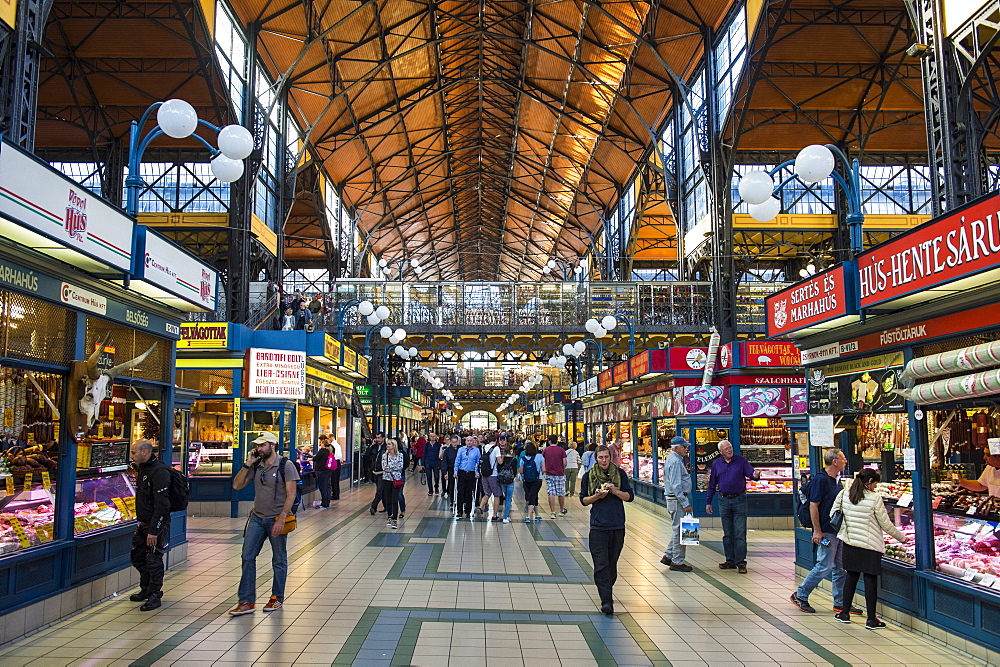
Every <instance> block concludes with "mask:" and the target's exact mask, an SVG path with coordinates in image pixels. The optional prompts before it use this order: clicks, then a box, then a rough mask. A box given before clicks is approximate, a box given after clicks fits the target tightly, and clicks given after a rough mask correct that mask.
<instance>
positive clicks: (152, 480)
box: [135, 454, 170, 535]
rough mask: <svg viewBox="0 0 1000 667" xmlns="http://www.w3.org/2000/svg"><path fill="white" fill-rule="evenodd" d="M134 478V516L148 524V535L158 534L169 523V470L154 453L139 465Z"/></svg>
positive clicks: (140, 521)
mask: <svg viewBox="0 0 1000 667" xmlns="http://www.w3.org/2000/svg"><path fill="white" fill-rule="evenodd" d="M135 480H136V484H135V516H136V518H137V519H138V520H139V523H144V524H149V534H150V535H159V534H160V530H161V529H162V528H163V527H164V525H168V524H169V523H170V470H168V469H167V466H166V465H165V464H164V463H163V462H162V461H160V460H159V459H158V458H156V455H155V454H154V455H153V457H152V458H151V459H149V460H148V461H146V462H145V463H143V464H142V465H140V466H139V469H138V471H137V472H136V475H135Z"/></svg>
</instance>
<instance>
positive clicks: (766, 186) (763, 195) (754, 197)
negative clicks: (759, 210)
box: [739, 169, 774, 204]
mask: <svg viewBox="0 0 1000 667" xmlns="http://www.w3.org/2000/svg"><path fill="white" fill-rule="evenodd" d="M739 191H740V197H741V198H742V199H743V201H745V202H746V203H748V204H763V203H764V202H765V201H767V198H768V197H770V196H771V193H772V192H774V179H773V178H771V175H770V174H768V173H767V172H766V171H760V170H758V169H755V170H753V171H748V172H747V173H746V174H744V175H743V178H741V179H740V185H739Z"/></svg>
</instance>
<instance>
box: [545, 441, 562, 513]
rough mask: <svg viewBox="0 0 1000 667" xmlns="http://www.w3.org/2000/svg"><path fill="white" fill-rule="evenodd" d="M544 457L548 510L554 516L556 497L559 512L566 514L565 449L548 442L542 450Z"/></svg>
mask: <svg viewBox="0 0 1000 667" xmlns="http://www.w3.org/2000/svg"><path fill="white" fill-rule="evenodd" d="M542 458H544V459H545V490H546V491H547V492H548V494H549V511H550V512H552V518H553V519H554V518H556V500H555V499H556V498H558V499H559V514H566V512H567V511H568V510H567V509H566V449H565V448H563V447H560V446H559V445H557V444H555V443H550V444H549V445H548V446H547V447H546V448H545V449H543V450H542Z"/></svg>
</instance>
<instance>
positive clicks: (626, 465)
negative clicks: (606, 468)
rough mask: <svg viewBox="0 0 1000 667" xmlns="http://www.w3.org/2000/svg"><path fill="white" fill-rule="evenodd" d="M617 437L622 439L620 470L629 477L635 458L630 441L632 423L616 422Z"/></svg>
mask: <svg viewBox="0 0 1000 667" xmlns="http://www.w3.org/2000/svg"><path fill="white" fill-rule="evenodd" d="M618 438H619V439H620V440H621V441H622V465H621V468H622V470H624V471H625V473H626V474H627V475H628V476H629V477H633V476H634V475H633V473H632V467H633V464H634V459H635V449H634V447H633V443H632V423H631V422H619V423H618Z"/></svg>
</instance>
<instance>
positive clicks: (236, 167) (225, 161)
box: [212, 153, 243, 183]
mask: <svg viewBox="0 0 1000 667" xmlns="http://www.w3.org/2000/svg"><path fill="white" fill-rule="evenodd" d="M212 175H213V176H215V178H217V179H218V180H219V181H221V182H223V183H232V182H233V181H236V180H239V178H240V176H242V175H243V161H242V160H232V159H230V158H227V157H226V156H225V155H223V154H222V153H219V154H218V155H216V156H215V157H214V158H212Z"/></svg>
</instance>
